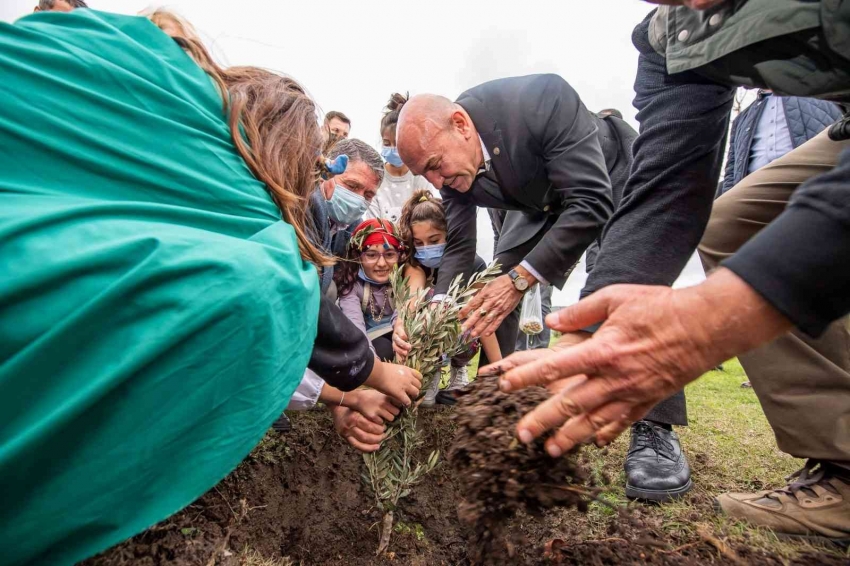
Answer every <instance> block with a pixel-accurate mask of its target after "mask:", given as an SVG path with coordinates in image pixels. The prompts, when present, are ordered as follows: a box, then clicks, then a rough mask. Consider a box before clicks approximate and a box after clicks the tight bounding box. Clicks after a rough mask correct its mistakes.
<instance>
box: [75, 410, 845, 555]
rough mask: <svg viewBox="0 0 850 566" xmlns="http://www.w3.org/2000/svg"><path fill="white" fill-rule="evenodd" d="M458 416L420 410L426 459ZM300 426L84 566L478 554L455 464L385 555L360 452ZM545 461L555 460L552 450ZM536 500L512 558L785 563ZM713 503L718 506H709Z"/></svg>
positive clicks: (325, 428)
mask: <svg viewBox="0 0 850 566" xmlns="http://www.w3.org/2000/svg"><path fill="white" fill-rule="evenodd" d="M451 414H452V411H451V410H447V409H436V410H423V411H421V412H420V418H419V421H420V425H421V426H422V430H423V436H424V439H425V443H424V446H423V448H422V450H423V454H422V455H421V456H422V457H425V456H427V452H430V450H432V449H433V448H438V449H440V450H441V452H442V453H443V454H446V453H447V451H448V450H449V448H450V446H451V444H452V439H453V436H454V427H455V423H453V422H452V421H451V418H450V417H451ZM292 424H293V430H292V432H291V433H288V434H286V435H284V436H279V435H277V434H271V433H270V434H269V435H268V436H267V437H266V438H265V439H264V440H263V442H262V443H261V444H260V445H259V446H258V447H257V448H256V449H255V450H254V451H253V452H252V453H251V455H250V456H249V457H248V458H247V459H246V460H245V461H244V462H243V463H242V464H241V465H240V466H239V467H238V468H237V469H236V470H234V471H233V473H231V474H230V475H229V476H228V477H227V478H225V479H224V480H223V481H222V482H221V483H219V485H217V486H216V487H214V488H213V489H211V490H210V491H209V492H207V493H206V494H205V495H204V496H202V497H201V498H199V499H198V500H197V501H195V502H194V503H193V504H192V505H190V506H189V507H187V508H186V509H184V510H183V511H181V512H179V513H177V514H175V515H174V516H172V517H170V518H169V519H167V520H165V521H163V522H162V523H160V524H158V525H155V526H154V527H152V528H150V529H148V530H147V531H145V532H144V533H141V534H139V535H138V536H136V537H133V538H132V539H131V540H129V541H126V542H124V543H122V544H120V545H118V546H116V547H114V548H112V549H110V550H108V551H106V552H104V553H103V554H101V555H99V556H97V557H94V558H91V559H89V560H87V561H85V562H84V563H83V566H128V565H132V566H283V565H284V564H293V565H294V564H301V565H304V566H312V565H329V566H343V565H350V564H358V565H363V566H389V565H394V566H407V565H411V566H425V565H428V566H431V565H446V566H448V565H469V564H472V562H471V558H470V551H469V548H470V547H469V545H468V541H469V540H474V539H475V536H476V533H475V531H474V530H473V529H470V528H469V527H468V526H467V525H466V524H465V523H463V522H461V521H460V520H459V518H458V502H459V501H461V499H462V498H463V497H462V496H467V495H468V493H466V490H467V489H468V485H469V484H468V483H467V481H466V480H463V482H462V481H460V480H459V479H458V478H457V477H456V475H455V472H454V471H453V469H452V468H451V467H450V466H449V465H448V464H447V463H446V462H443V463H441V464H439V465H438V466H437V468H436V469H435V470H434V471H433V472H432V473H431V474H429V475H428V476H427V478H425V480H423V482H422V483H421V484H419V485H417V486H416V487H415V488H414V490H413V493H412V494H411V496H410V498H409V499H407V500H405V502H404V505H403V507H402V508H401V509H400V510H399V511H398V512H397V514H396V517H397V523H396V529H395V532H394V533H393V538H392V541H391V543H390V550H391V552H389V553H387V554H386V555H384V556H379V557H376V556H375V550H376V548H377V545H378V526H377V523H378V521H380V518H381V515H380V513H379V512H378V511H377V510H376V509H374V508H373V498H372V495H371V493H370V492H369V490H368V488H366V486H365V485H364V484H363V481H362V479H361V474H362V473H363V471H364V469H363V462H362V458H361V457H360V455H359V454H358V453H357V452H356V451H355V450H354V449H352V448H350V447H349V446H348V445H347V444H345V443H344V441H342V440H341V439H340V438H338V437H337V435H336V434H335V433H334V432H333V428H332V423H331V418H330V415H329V414H328V413H327V412H325V411H315V412H313V411H311V412H308V413H303V414H297V415H294V416H293V417H292ZM547 463H548V464H549V465H550V466H551V465H554V464H555V462H554V461H553V460H551V459H550V460H547ZM559 469H560V468H559ZM564 471H566V472H567V473H566V475H569V474H573V473H576V472H570V471H569V470H567V469H561V472H559V473H562V472H564ZM543 473H544V474H547V476H541V477H545V478H547V479H545V482H547V483H548V482H550V481H551V480H550V479H548V473H547V472H543ZM499 477H506V479H505V482H506V483H507V480H508V479H510V477H509V476H499ZM491 481H499V482H501V481H502V480H491ZM522 482H523V485H528V487H529V489H531V490H536V489H537V488H535V487H533V486H531V485H529V478H528V477H525V478H524V479H522ZM493 485H494V484H493ZM538 493H539V494H540V496H539V497H537V499H538V500H540V501H545V498H546V493H548V492H544V491H538ZM553 493H554V492H553ZM522 497H524V496H519V498H518V497H514V498H513V499H511V501H513V502H516V501H519V500H520V499H521V498H522ZM553 497H554V496H553ZM530 501H531V500H530V499H529V500H528V501H526V502H524V503H522V504H517V507H516V512H517V516H516V517H515V518H514V519H512V520H509V521H508V523H507V529H508V530H509V532H511V533H512V534H516V535H517V536H518V537H521V538H522V539H523V540H524V542H523V543H522V544H521V545H519V546H517V548H516V554H515V556H514V557H513V558H512V559H509V560H505V561H504V562H503V564H512V565H513V564H518V565H519V564H528V565H533V564H539V565H543V564H547V565H551V564H587V565H602V564H606V565H609V564H635V563H646V564H657V565H664V566H667V565H697V564H700V565H701V564H728V565H734V566H738V565H740V564H742V563H744V564H764V565H769V566H778V565H779V564H786V563H787V562H784V561H782V560H780V559H779V558H776V557H772V556H767V555H764V554H758V553H749V552H748V551H747V549H746V548H743V549H740V548H737V547H736V548H735V549H734V552H737V555H735V554H732V555H730V556H732V557H733V558H730V557H729V556H727V555H726V554H724V553H723V552H721V551H720V550H719V549H718V547H717V545H718V543H719V541H716V540H715V541H712V540H711V539H710V538H707V539H705V540H702V539H697V540H665V539H664V535H663V532H662V531H661V530H660V529H658V528H656V527H657V526H653V527H652V528H649V527H647V525H646V524H644V522H643V519H642V515H640V514H639V513H637V514H633V515H632V516H625V515H623V516H614V517H612V519H611V521H612V523H611V529H610V534H609V537H610V538H607V539H603V540H593V541H582V540H583V538H586V533H587V527H586V523H585V519H584V517H581V516H579V515H578V514H577V513H575V511H565V510H562V509H555V510H550V511H543V512H542V515H540V516H538V517H534V518H531V517H529V516H528V515H527V514H526V513H525V512H524V511H523V510H522V509H528V510H529V511H534V512H537V511H539V509H541V508H542V507H544V506H545V505H541V506H540V507H539V508H538V507H537V505H536V504H533V505H529V502H530ZM513 505H514V503H510V504H509V507H510V506H513ZM704 512H705V513H706V514H709V513H711V510H710V504H706V505H705V510H704ZM635 515H637V516H635ZM653 529H654V530H653ZM554 537H559V538H558V539H555V538H554ZM257 557H261V558H262V559H261V560H258V559H257ZM285 558H289V559H291V562H287V561H286V560H285ZM842 563H844V562H843V561H842V560H841V559H839V558H835V557H834V556H831V555H827V554H823V555H816V556H815V555H807V556H801V557H799V558H797V559H796V560H795V561H794V562H791V564H795V565H803V564H826V565H830V566H831V565H837V564H842Z"/></svg>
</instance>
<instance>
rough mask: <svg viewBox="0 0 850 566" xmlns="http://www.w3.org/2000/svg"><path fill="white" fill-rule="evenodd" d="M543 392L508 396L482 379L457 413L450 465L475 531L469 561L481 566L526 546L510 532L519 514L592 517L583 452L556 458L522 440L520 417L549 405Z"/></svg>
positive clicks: (462, 513) (464, 516) (463, 512)
mask: <svg viewBox="0 0 850 566" xmlns="http://www.w3.org/2000/svg"><path fill="white" fill-rule="evenodd" d="M548 397H549V394H548V393H547V392H546V390H545V389H543V388H540V387H530V388H528V389H524V390H522V391H519V392H516V393H514V394H512V395H511V394H507V393H502V392H501V391H500V390H499V387H498V380H497V379H495V378H483V379H480V380H478V381H477V382H476V383H475V384H474V385H473V386H472V387H471V388H470V389H468V390H467V391H465V392H464V393H463V394H462V396H461V398H460V400H459V402H458V404H457V411H456V414H455V423H456V426H457V431H456V433H455V441H454V444H453V445H452V448H451V451H450V452H449V465H450V466H451V467H452V469H454V470H455V471H456V473H457V475H456V479H457V483H458V485H459V486H460V488H461V493H462V494H463V500H462V501H461V502H460V505H459V506H458V515H459V517H460V520H461V521H463V522H464V523H466V524H467V525H469V527H470V528H471V529H472V531H473V540H472V541H471V547H470V549H469V557H470V559H471V560H472V561H473V562H474V563H476V564H505V563H506V562H508V561H511V560H513V559H514V558H515V555H516V549H517V547H519V546H523V542H524V541H522V540H521V539H518V538H517V537H516V536H515V534H516V531H515V530H512V529H510V528H509V523H510V521H511V520H512V519H513V518H514V517H515V516H516V515H517V513H518V512H522V513H526V514H529V515H532V516H534V517H539V516H541V514H542V511H544V510H546V509H551V508H553V507H577V508H578V509H579V510H580V511H586V510H587V506H588V504H589V502H590V500H591V499H592V498H593V497H595V496H596V495H597V493H596V492H595V491H593V490H591V489H588V488H587V487H586V486H587V484H589V483H591V480H590V474H589V473H588V472H587V471H586V470H585V469H583V468H582V467H581V466H580V464H579V462H578V458H577V453H576V452H573V453H571V454H567V455H565V456H564V457H563V458H557V459H553V458H552V457H550V456H549V455H548V454H547V453H546V450H545V448H544V439H538V440H536V441H535V442H533V443H531V444H529V445H525V444H522V443H520V442H518V441H517V440H516V435H515V430H516V425H517V423H518V422H519V420H520V418H521V417H522V416H523V415H525V414H526V413H528V412H529V411H530V410H531V409H533V408H534V407H536V406H537V405H539V404H540V403H542V402H543V401H545V400H546V399H548Z"/></svg>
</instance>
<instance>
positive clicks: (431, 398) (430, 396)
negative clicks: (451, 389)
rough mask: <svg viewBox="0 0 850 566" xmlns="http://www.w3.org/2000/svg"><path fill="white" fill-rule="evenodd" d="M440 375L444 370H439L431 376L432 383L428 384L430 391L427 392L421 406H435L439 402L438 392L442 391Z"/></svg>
mask: <svg viewBox="0 0 850 566" xmlns="http://www.w3.org/2000/svg"><path fill="white" fill-rule="evenodd" d="M440 377H442V372H440V371H437V373H435V374H434V375H433V376H432V377H431V384H430V385H429V386H428V391H426V392H425V397H423V399H422V403H421V405H420V406H421V407H433V406H434V404H436V402H437V393H438V392H439V391H440Z"/></svg>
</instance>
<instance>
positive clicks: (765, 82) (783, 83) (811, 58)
mask: <svg viewBox="0 0 850 566" xmlns="http://www.w3.org/2000/svg"><path fill="white" fill-rule="evenodd" d="M649 39H650V42H651V44H652V46H653V48H654V49H655V50H656V51H657V52H658V53H660V54H662V55H664V56H665V57H666V60H667V71H668V73H670V74H674V73H679V72H682V71H688V70H693V71H695V72H698V73H700V74H702V75H704V76H708V77H709V78H712V79H714V80H717V81H719V82H722V83H726V84H735V85H742V86H750V87H766V88H771V89H772V90H774V91H776V92H777V93H779V94H787V95H796V96H816V97H819V98H828V99H833V100H839V101H848V100H850V0H820V1H818V0H814V1H813V0H726V1H725V2H722V3H721V4H720V5H719V6H717V7H715V8H712V9H710V10H704V11H697V10H691V9H690V8H686V7H670V6H664V7H661V8H659V9H658V10H657V12H656V14H655V16H654V17H653V19H652V22H651V24H650V28H649ZM733 53H734V56H732V54H733Z"/></svg>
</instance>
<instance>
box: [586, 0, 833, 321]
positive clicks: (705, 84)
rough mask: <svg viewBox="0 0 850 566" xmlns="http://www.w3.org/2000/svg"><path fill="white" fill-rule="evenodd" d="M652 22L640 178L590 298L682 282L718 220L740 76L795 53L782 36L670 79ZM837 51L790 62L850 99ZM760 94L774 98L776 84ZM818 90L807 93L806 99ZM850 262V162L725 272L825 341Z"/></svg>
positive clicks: (804, 190)
mask: <svg viewBox="0 0 850 566" xmlns="http://www.w3.org/2000/svg"><path fill="white" fill-rule="evenodd" d="M832 4H836V2H835V1H833V2H832ZM840 4H841V6H840V9H842V10H843V9H845V8H847V9H848V10H850V1H848V0H842V2H840ZM848 16H850V13H848ZM651 17H652V15H650V16H649V17H648V18H647V19H646V20H644V22H643V23H642V24H640V25H639V26H638V27H637V28H636V29H635V33H634V35H633V41H634V44H635V46H636V47H637V48H638V51H639V52H640V57H639V63H638V74H637V78H636V80H635V100H634V104H635V107H636V108H637V109H638V121H639V122H640V136H639V137H638V139H637V140H636V141H635V144H634V146H633V156H634V164H633V165H632V173H631V175H630V176H629V180H628V182H627V184H626V188H625V191H624V194H623V201H622V204H621V205H620V207H619V208H618V209H617V211H616V212H615V214H614V216H613V217H612V219H611V221H610V222H609V223H608V225H607V226H606V228H605V233H604V235H603V241H602V249H601V251H600V254H599V257H598V258H597V261H596V268H595V269H594V270H593V272H592V273H591V274H590V276H589V277H588V281H587V285H586V286H585V289H584V290H583V291H582V295H583V296H585V295H587V294H589V293H592V292H594V291H596V290H598V289H601V288H603V287H605V286H607V285H612V284H616V283H642V284H655V285H671V284H672V283H673V281H675V279H676V277H678V275H679V273H681V271H682V269H683V268H684V266H685V264H686V263H687V261H688V258H689V257H690V256H691V254H692V253H693V252H694V250H695V249H696V247H697V245H698V244H699V240H700V238H701V237H702V233H703V231H704V230H705V226H706V223H707V222H708V217H709V214H710V212H711V206H712V203H713V200H714V193H715V190H716V182H717V181H716V180H717V179H718V178H719V176H720V164H721V158H722V151H723V141H724V138H725V136H726V131H727V126H728V123H729V121H728V120H729V113H730V110H731V108H732V101H733V96H734V92H735V88H734V84H735V80H734V77H743V76H750V75H749V74H743V75H742V74H737V73H738V71H742V72H745V71H746V69H745V68H743V67H744V66H745V65H746V64H749V66H750V68H751V69H750V71H753V70H755V71H758V72H759V73H761V72H762V71H764V72H768V71H770V72H778V71H777V69H781V68H782V66H783V65H784V64H785V63H786V61H785V60H781V59H776V58H777V57H778V56H781V55H782V54H783V53H784V52H785V51H784V50H785V47H786V46H787V44H788V43H789V38H788V37H777V38H775V39H773V40H770V41H763V42H760V43H758V44H755V45H752V46H750V47H747V48H745V49H743V50H742V51H741V52H736V53H733V54H731V55H729V56H728V57H726V58H725V59H726V60H725V61H718V62H715V66H714V68H713V69H711V72H703V71H705V69H704V68H700V69H694V70H690V71H682V72H678V73H674V74H670V73H668V70H667V61H666V60H665V57H664V56H662V55H660V54H659V53H657V52H656V51H655V49H654V48H653V47H652V45H651V44H650V42H649V35H648V28H649V22H650V18H651ZM757 23H758V22H757V21H756V24H755V25H757ZM830 25H836V22H830ZM791 39H792V40H793V39H794V38H791ZM812 49H814V46H812ZM828 50H829V47H828V46H821V51H814V50H810V51H808V52H798V53H797V56H796V59H795V60H794V61H792V63H793V64H794V65H798V66H799V67H800V68H804V67H806V66H809V67H817V66H818V65H821V67H820V70H821V71H822V72H823V73H827V74H829V72H830V71H831V70H834V71H835V73H834V74H833V75H832V76H839V74H840V73H841V72H845V76H846V77H847V80H846V84H845V83H834V84H833V86H834V87H835V88H836V89H837V91H839V92H841V91H845V90H846V91H847V92H850V75H848V74H846V69H848V68H850V61H848V60H844V63H842V65H843V69H844V71H842V68H840V67H836V68H835V69H831V68H825V67H823V65H827V64H828V62H829V61H838V59H837V58H840V57H841V55H840V54H838V53H835V52H832V53H830V52H827V51H828ZM723 69H734V70H735V73H736V74H729V75H727V76H726V77H725V80H723V81H722V82H721V81H717V80H712V79H710V78H708V77H709V75H712V76H714V75H720V74H722V72H723ZM697 70H699V72H697ZM750 74H752V75H753V76H755V75H757V74H758V73H752V72H751V73H750ZM773 76H776V75H773ZM792 77H793V73H790V72H789V73H785V74H781V78H782V80H783V82H784V84H785V86H786V87H787V91H790V92H791V93H792V94H793V93H794V92H793V91H794V89H795V85H796V83H795V82H794V81H793V80H792ZM800 80H801V81H802V80H804V79H803V78H801V79H800ZM756 86H761V87H763V88H769V85H768V84H758V85H756ZM811 88H812V85H804V88H803V87H801V88H800V89H799V90H811ZM833 92H836V91H828V92H823V93H815V94H823V95H824V96H830V95H831V93H833ZM848 257H850V154H848V152H845V153H844V154H843V155H842V156H841V159H840V163H839V166H838V167H837V168H836V169H835V170H833V171H832V172H830V173H827V174H825V175H821V176H819V177H816V178H814V179H812V180H810V181H809V182H807V183H805V184H804V185H802V186H801V187H800V188H799V189H798V190H797V191H796V192H795V194H794V195H793V197H792V198H791V202H790V203H789V205H788V207H787V209H786V210H785V212H784V213H783V214H782V215H781V216H780V217H779V218H778V219H777V220H776V221H774V222H773V223H772V224H770V225H769V226H768V227H767V228H765V229H764V230H762V231H761V232H760V233H759V234H758V236H756V237H755V238H753V240H751V241H750V242H749V243H747V244H746V245H745V246H744V247H743V248H741V250H739V251H738V252H737V253H736V254H735V255H734V256H733V257H732V258H730V259H729V260H727V261H726V262H724V264H723V265H724V266H725V267H727V268H729V269H731V270H732V271H734V272H735V273H736V274H738V275H739V276H740V277H741V278H743V279H744V280H745V281H746V282H747V283H748V284H749V285H750V286H752V287H753V288H754V289H755V290H756V291H758V292H759V293H760V294H761V295H762V296H763V297H765V298H766V299H767V300H768V301H770V302H771V303H772V304H773V305H774V306H775V307H776V308H777V309H778V310H779V311H780V312H782V313H783V314H785V315H786V316H787V317H788V318H789V319H790V320H791V321H792V322H794V323H795V324H796V325H797V326H798V327H800V328H801V329H802V330H804V331H805V332H807V333H809V334H811V335H814V336H816V335H818V334H820V333H821V332H823V330H824V329H825V328H826V326H827V325H828V324H829V323H830V322H831V321H833V320H835V319H837V318H840V317H841V316H843V315H845V314H847V313H848V312H850V292H848V289H850V262H848V261H847V258H848Z"/></svg>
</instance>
